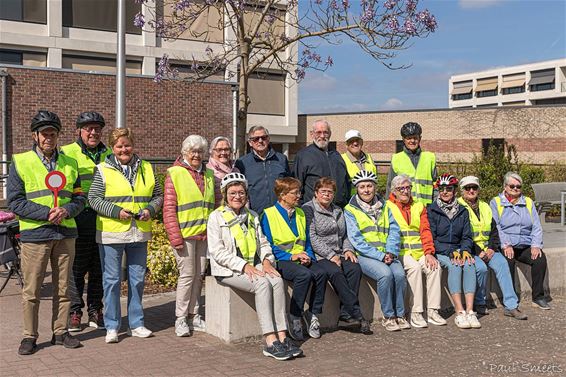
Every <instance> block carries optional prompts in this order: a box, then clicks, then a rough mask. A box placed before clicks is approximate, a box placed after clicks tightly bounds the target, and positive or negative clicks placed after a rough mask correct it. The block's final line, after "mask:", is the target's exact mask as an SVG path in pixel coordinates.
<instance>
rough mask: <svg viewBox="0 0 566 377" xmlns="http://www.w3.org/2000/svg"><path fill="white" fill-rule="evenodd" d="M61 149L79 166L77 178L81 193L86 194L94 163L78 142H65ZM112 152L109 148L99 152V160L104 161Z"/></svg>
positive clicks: (90, 182)
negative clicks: (79, 181) (79, 180)
mask: <svg viewBox="0 0 566 377" xmlns="http://www.w3.org/2000/svg"><path fill="white" fill-rule="evenodd" d="M61 151H63V153H64V154H65V155H66V156H69V157H71V158H73V159H75V160H76V161H77V164H78V166H79V178H80V179H81V188H82V190H83V193H85V194H87V193H88V190H90V186H91V185H92V178H93V175H94V168H95V167H96V163H95V162H94V161H92V159H91V158H90V157H88V156H87V155H85V154H84V153H83V151H82V149H81V146H80V145H79V144H78V143H76V142H75V143H72V144H67V145H64V146H62V147H61ZM111 154H112V150H111V149H106V151H105V152H103V153H101V154H100V162H104V160H105V159H106V157H107V156H109V155H111Z"/></svg>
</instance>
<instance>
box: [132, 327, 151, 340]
mask: <svg viewBox="0 0 566 377" xmlns="http://www.w3.org/2000/svg"><path fill="white" fill-rule="evenodd" d="M151 334H153V333H152V332H151V330H149V329H148V328H147V327H145V326H140V327H136V328H135V329H128V335H129V336H135V337H136V338H149V337H150V336H151Z"/></svg>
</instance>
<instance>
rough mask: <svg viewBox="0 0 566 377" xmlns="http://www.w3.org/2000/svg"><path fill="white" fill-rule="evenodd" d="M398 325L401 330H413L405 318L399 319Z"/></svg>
mask: <svg viewBox="0 0 566 377" xmlns="http://www.w3.org/2000/svg"><path fill="white" fill-rule="evenodd" d="M397 325H399V328H400V329H401V330H409V329H410V328H411V325H409V322H407V320H406V319H405V317H397Z"/></svg>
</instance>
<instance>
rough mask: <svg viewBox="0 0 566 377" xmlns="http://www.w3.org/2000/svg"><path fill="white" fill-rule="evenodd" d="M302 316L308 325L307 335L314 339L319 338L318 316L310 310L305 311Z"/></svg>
mask: <svg viewBox="0 0 566 377" xmlns="http://www.w3.org/2000/svg"><path fill="white" fill-rule="evenodd" d="M304 317H305V322H306V324H307V326H308V329H307V331H308V333H309V336H310V337H311V338H315V339H318V338H320V322H319V321H318V317H317V316H316V315H314V314H313V313H311V312H310V311H308V312H305V314H304Z"/></svg>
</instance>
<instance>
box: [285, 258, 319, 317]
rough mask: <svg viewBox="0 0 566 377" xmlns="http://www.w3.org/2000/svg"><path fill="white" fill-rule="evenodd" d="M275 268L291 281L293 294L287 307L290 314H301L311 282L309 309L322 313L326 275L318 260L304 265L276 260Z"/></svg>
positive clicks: (314, 312) (297, 315)
mask: <svg viewBox="0 0 566 377" xmlns="http://www.w3.org/2000/svg"><path fill="white" fill-rule="evenodd" d="M277 269H278V270H279V272H280V273H281V276H282V277H283V279H285V280H288V281H290V282H292V283H293V295H292V296H291V305H290V308H289V311H290V312H291V314H292V315H294V316H295V317H300V316H302V315H303V308H304V307H305V301H306V299H307V293H308V291H309V287H310V286H311V284H312V289H311V295H310V300H309V310H310V312H311V313H313V314H320V313H322V305H323V304H324V293H325V292H326V281H327V276H326V272H324V269H322V268H321V267H320V266H319V264H318V262H316V261H313V262H311V264H310V265H308V266H304V265H301V264H298V263H295V262H291V261H278V262H277Z"/></svg>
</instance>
